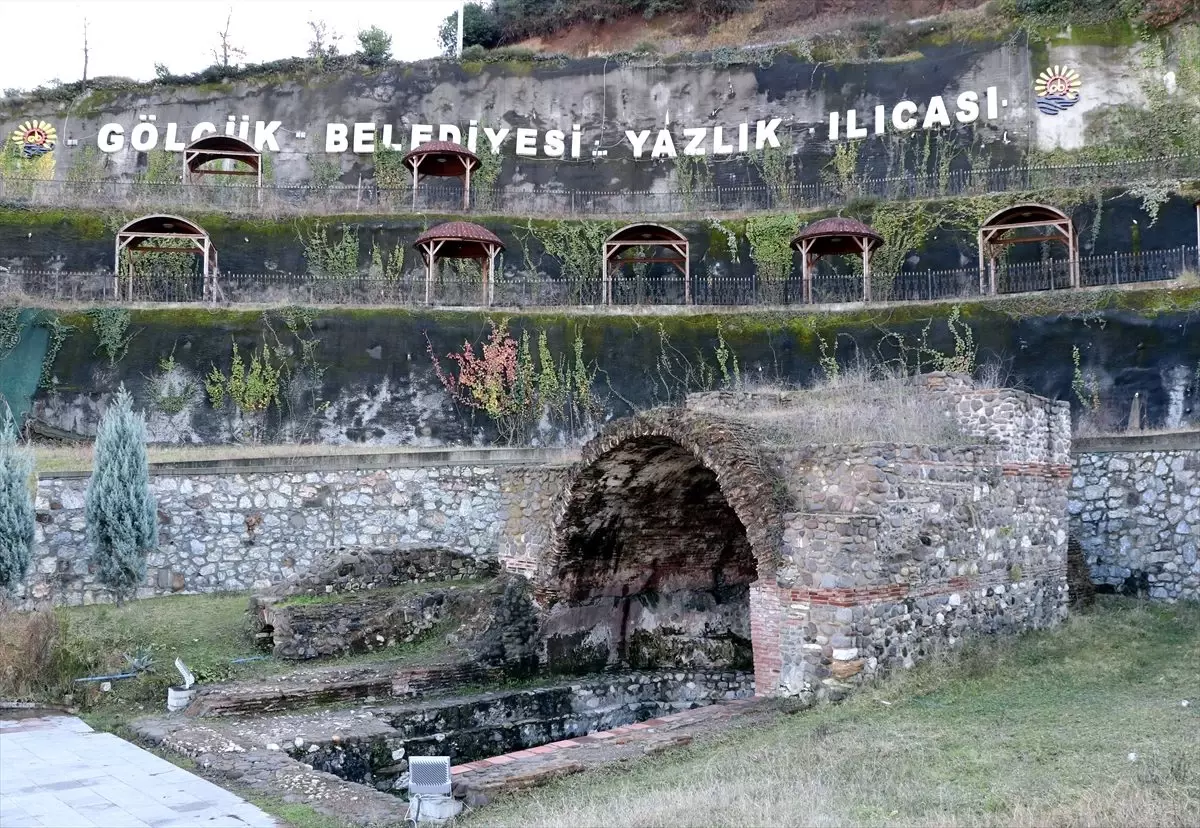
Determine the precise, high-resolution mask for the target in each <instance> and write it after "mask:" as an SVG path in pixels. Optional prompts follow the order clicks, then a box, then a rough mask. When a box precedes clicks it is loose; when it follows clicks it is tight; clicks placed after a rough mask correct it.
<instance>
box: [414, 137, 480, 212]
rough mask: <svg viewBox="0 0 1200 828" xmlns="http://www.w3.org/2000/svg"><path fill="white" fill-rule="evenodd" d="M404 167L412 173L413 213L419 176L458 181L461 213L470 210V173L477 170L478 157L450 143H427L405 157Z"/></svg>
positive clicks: (415, 205)
mask: <svg viewBox="0 0 1200 828" xmlns="http://www.w3.org/2000/svg"><path fill="white" fill-rule="evenodd" d="M402 160H403V162H404V166H406V167H408V168H409V169H410V170H412V180H413V209H414V210H415V209H416V207H417V185H418V183H420V181H421V176H425V177H426V178H428V177H429V176H431V175H432V176H438V177H440V178H461V179H462V180H463V209H464V210H469V209H470V208H471V171H472V170H474V169H477V168H478V167H479V156H477V155H476V154H475V153H473V152H471V151H470V150H469V149H467V148H466V147H464V146H462V145H461V144H455V143H453V142H452V141H430V142H428V143H426V144H421V146H419V147H417V148H416V149H414V150H410V151H409V152H407V153H405V155H404V158H403V159H402Z"/></svg>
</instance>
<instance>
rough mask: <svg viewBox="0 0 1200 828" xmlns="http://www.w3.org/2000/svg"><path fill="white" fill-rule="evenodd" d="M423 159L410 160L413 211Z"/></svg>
mask: <svg viewBox="0 0 1200 828" xmlns="http://www.w3.org/2000/svg"><path fill="white" fill-rule="evenodd" d="M424 157H425V156H423V155H414V156H413V159H412V171H413V210H416V209H417V181H418V180H420V178H421V174H420V172H419V170H420V167H421V159H422V158H424ZM426 301H428V300H426Z"/></svg>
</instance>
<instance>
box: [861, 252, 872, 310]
mask: <svg viewBox="0 0 1200 828" xmlns="http://www.w3.org/2000/svg"><path fill="white" fill-rule="evenodd" d="M858 243H859V245H860V246H861V247H862V263H863V301H864V302H870V301H871V254H870V249H871V240H870V239H868V238H866V237H863V238H861V239H859V240H858Z"/></svg>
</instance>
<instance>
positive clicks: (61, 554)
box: [15, 451, 560, 606]
mask: <svg viewBox="0 0 1200 828" xmlns="http://www.w3.org/2000/svg"><path fill="white" fill-rule="evenodd" d="M501 453H502V454H503V455H504V459H503V461H502V462H501V461H496V460H492V459H491V455H490V454H489V452H479V451H475V452H463V455H464V456H465V455H470V459H463V460H460V461H455V460H454V459H453V458H451V459H446V457H445V455H447V454H453V453H448V452H432V453H430V455H428V456H427V455H424V454H422V453H411V454H405V455H394V456H392V457H390V458H389V459H388V460H387V461H386V462H387V463H388V465H390V466H392V467H391V468H366V469H357V470H356V469H354V468H347V469H344V470H338V469H336V468H335V469H333V470H321V468H320V467H321V466H325V467H327V469H328V467H329V466H335V467H336V466H337V465H343V466H346V465H350V466H352V465H353V461H354V459H355V458H353V457H346V456H340V457H336V458H313V459H311V461H309V462H308V463H307V464H306V465H303V464H299V463H293V464H291V467H290V468H289V469H280V470H279V471H249V470H240V469H234V470H230V469H219V468H218V469H214V468H210V467H209V468H184V467H183V466H182V465H181V466H179V467H173V468H172V469H170V470H159V471H152V475H151V493H152V494H153V495H154V497H155V498H157V500H158V521H159V546H158V549H157V550H156V551H155V552H153V553H151V555H150V556H149V559H148V567H147V578H146V582H145V584H144V585H143V586H142V587H141V588H140V589H139V590H138V593H137V596H138V597H139V598H147V597H153V596H156V595H167V594H171V593H176V592H216V591H222V590H249V589H257V588H263V587H266V586H268V585H269V584H271V583H273V582H275V581H279V580H282V579H284V578H288V577H291V576H293V575H295V574H296V573H298V572H303V571H305V570H306V569H307V568H308V567H309V566H311V565H312V564H313V562H314V560H315V559H316V558H317V557H318V556H319V555H321V554H322V553H324V552H326V551H327V550H329V549H330V548H333V547H338V546H365V547H375V548H383V547H395V546H423V547H445V548H448V549H451V550H454V551H458V552H461V553H463V554H466V555H469V556H471V557H473V558H475V559H477V560H484V559H491V560H494V559H495V557H496V552H497V541H498V537H499V534H500V532H501V530H502V528H503V520H502V517H501V515H502V512H501V505H500V501H501V495H500V484H499V478H500V468H501V466H502V465H503V464H504V463H512V462H514V458H513V457H509V455H513V454H514V453H513V452H511V451H505V452H501ZM559 454H560V452H554V451H528V452H525V455H528V456H527V457H526V456H524V455H520V453H517V455H516V456H515V462H518V463H519V462H522V461H524V462H532V463H545V462H547V460H550V461H553V459H554V458H556V457H557V456H558V455H559ZM371 459H372V460H377V458H371ZM255 465H258V466H259V467H260V468H261V467H262V466H265V465H266V464H265V463H262V462H259V463H255ZM87 483H88V478H87V477H78V476H75V477H70V476H63V477H44V478H42V479H41V480H40V481H39V484H38V493H37V500H36V507H37V534H36V540H35V549H34V558H33V561H32V563H31V565H30V569H29V573H28V575H27V576H26V580H25V582H24V583H23V584H19V585H18V586H17V589H16V593H15V594H16V598H17V600H18V602H19V603H22V604H23V605H25V606H32V605H33V604H35V603H36V602H39V601H45V600H50V601H52V602H54V603H59V604H89V603H96V602H103V601H109V600H112V596H111V593H110V592H109V590H107V589H106V588H105V587H103V586H102V585H100V584H98V583H97V581H96V576H95V573H94V572H92V571H91V567H90V565H89V562H88V558H89V556H90V550H89V548H88V545H87V542H86V539H85V536H84V501H85V496H86V492H87Z"/></svg>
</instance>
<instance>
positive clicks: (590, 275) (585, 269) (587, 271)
mask: <svg viewBox="0 0 1200 828" xmlns="http://www.w3.org/2000/svg"><path fill="white" fill-rule="evenodd" d="M617 227H618V225H617V223H616V222H613V221H598V220H587V221H551V222H539V223H538V224H534V223H533V221H532V220H529V221H527V222H526V225H525V229H526V235H525V241H526V243H528V240H529V238H530V237H532V238H534V239H536V240H537V242H538V243H539V244H541V246H542V248H543V249H544V250H545V251H546V252H547V253H548V254H550V255H551V256H553V257H554V258H556V259H558V261H559V263H560V266H561V273H562V277H563V280H564V281H566V282H567V283H568V284H569V285H570V286H571V288H572V290H573V292H574V293H575V294H576V296H578V295H579V294H580V293H581V292H582V291H583V290H584V289H585V287H586V286H587V285H589V284H595V281H596V279H597V278H598V277H599V276H600V275H601V274H600V270H601V263H600V262H601V257H602V256H603V255H604V241H605V240H606V239H607V238H608V237H609V236H610V235H612V234H613V232H614V231H615V230H616V229H617ZM526 246H528V244H526Z"/></svg>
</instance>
